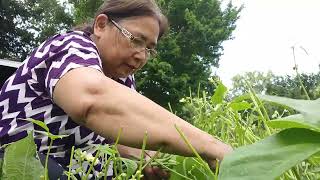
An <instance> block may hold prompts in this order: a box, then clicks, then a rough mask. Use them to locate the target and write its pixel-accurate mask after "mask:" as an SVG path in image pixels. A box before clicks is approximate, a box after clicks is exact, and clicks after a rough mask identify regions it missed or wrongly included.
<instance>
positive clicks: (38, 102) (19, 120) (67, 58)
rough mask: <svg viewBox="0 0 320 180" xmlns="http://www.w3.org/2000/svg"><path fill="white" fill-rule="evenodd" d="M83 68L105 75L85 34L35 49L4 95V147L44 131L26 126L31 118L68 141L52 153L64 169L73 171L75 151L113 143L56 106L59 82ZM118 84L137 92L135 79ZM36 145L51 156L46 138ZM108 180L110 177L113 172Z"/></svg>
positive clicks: (0, 111)
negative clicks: (37, 131) (75, 120)
mask: <svg viewBox="0 0 320 180" xmlns="http://www.w3.org/2000/svg"><path fill="white" fill-rule="evenodd" d="M79 67H90V68H94V69H97V70H99V71H101V72H103V71H102V64H101V60H100V57H99V54H98V50H97V48H96V45H95V44H94V43H93V42H92V40H91V39H90V37H89V34H87V33H84V32H80V31H70V32H67V33H65V34H58V35H56V36H53V37H51V38H50V39H48V40H47V41H45V42H44V43H42V44H41V45H40V46H39V47H38V48H37V49H35V50H34V51H33V52H32V53H31V55H30V56H29V57H28V58H27V59H26V60H25V61H24V62H23V64H22V65H21V67H19V68H18V69H17V71H16V72H15V73H14V74H13V75H12V76H11V77H10V78H9V79H8V80H7V81H6V82H5V83H4V85H3V86H2V88H1V90H0V144H1V145H3V144H8V143H11V142H14V141H17V140H19V139H22V138H24V137H26V136H27V133H28V131H30V130H39V131H43V129H42V128H41V127H39V126H37V125H34V124H32V123H31V122H29V121H26V120H25V119H28V118H32V119H36V120H40V121H43V122H44V123H45V124H46V125H47V126H48V127H49V129H50V132H51V133H52V134H55V135H68V136H67V137H65V138H62V139H57V140H55V141H54V142H53V146H52V148H51V150H50V157H51V158H53V159H55V160H56V161H57V162H58V163H59V164H61V165H62V166H64V167H66V166H67V165H69V161H70V151H71V148H72V146H75V148H81V149H82V150H86V151H87V152H90V151H92V148H91V146H90V145H92V144H106V143H110V142H111V141H110V140H108V139H105V138H103V137H101V136H99V135H98V134H96V133H94V132H93V131H91V130H89V129H88V128H86V127H84V126H80V125H78V124H77V123H75V122H74V121H73V120H72V119H71V118H70V117H68V115H67V114H66V113H65V112H64V111H63V110H62V109H61V108H60V107H58V106H57V105H56V104H55V103H54V102H53V99H52V96H53V90H54V87H55V85H56V84H57V82H58V80H59V79H60V78H61V77H62V76H63V75H65V74H66V73H67V72H68V71H70V70H72V69H75V68H79ZM117 81H118V82H119V83H122V84H124V85H125V86H128V87H130V88H132V89H135V84H134V78H133V77H132V76H129V77H127V78H122V79H118V80H117ZM35 143H36V145H37V148H38V151H39V152H43V153H46V152H47V150H48V146H49V140H48V137H47V136H44V135H41V134H40V133H35ZM91 153H93V152H91ZM109 174H110V175H112V171H111V172H110V173H109Z"/></svg>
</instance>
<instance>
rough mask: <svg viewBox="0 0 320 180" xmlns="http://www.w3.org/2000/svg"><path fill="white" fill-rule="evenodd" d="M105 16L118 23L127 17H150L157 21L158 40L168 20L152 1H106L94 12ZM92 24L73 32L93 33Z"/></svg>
mask: <svg viewBox="0 0 320 180" xmlns="http://www.w3.org/2000/svg"><path fill="white" fill-rule="evenodd" d="M99 14H106V15H107V16H108V17H109V18H110V19H113V20H116V21H120V20H122V19H126V18H129V17H137V16H151V17H154V18H155V19H156V20H158V23H159V28H160V31H159V37H158V38H160V37H161V36H162V35H163V34H164V33H165V32H166V31H167V29H168V20H167V18H166V17H165V16H164V15H163V13H162V12H161V10H160V8H159V7H158V5H157V4H156V2H155V1H154V0H106V1H105V2H104V3H103V4H102V5H101V6H100V8H99V9H98V11H97V12H96V15H95V17H97V16H98V15H99ZM93 25H94V24H93V22H89V23H85V24H83V25H80V26H78V27H76V28H74V29H75V30H82V31H88V32H90V33H93Z"/></svg>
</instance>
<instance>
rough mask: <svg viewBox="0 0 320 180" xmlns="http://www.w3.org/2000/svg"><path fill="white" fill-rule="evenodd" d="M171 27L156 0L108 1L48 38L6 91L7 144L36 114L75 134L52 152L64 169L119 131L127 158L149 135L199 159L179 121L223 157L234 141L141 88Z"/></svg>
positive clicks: (1, 102) (202, 146) (213, 155)
mask: <svg viewBox="0 0 320 180" xmlns="http://www.w3.org/2000/svg"><path fill="white" fill-rule="evenodd" d="M166 29H167V20H166V18H165V17H164V16H163V14H162V13H161V11H160V9H159V8H158V6H157V5H156V3H155V2H154V1H152V0H108V1H106V2H105V3H104V4H103V5H102V6H101V8H100V9H99V11H98V12H97V14H96V16H95V19H94V23H93V24H92V25H90V26H88V27H85V28H83V29H82V31H70V32H67V33H64V34H58V35H56V36H53V37H51V38H49V39H48V40H47V41H45V42H44V43H42V44H41V45H40V46H39V47H38V48H36V49H35V50H34V51H33V52H32V53H31V54H30V56H29V58H28V59H26V60H25V61H24V63H23V65H22V66H21V67H19V68H18V70H17V71H16V73H15V74H14V75H12V76H11V77H10V78H9V79H8V80H7V81H6V82H5V84H4V85H3V87H2V89H1V91H0V112H1V114H0V142H1V144H7V143H11V142H14V141H17V140H19V139H21V138H23V137H26V135H27V132H28V131H29V130H39V129H40V127H38V126H36V125H34V124H32V123H30V122H28V121H25V120H23V119H27V118H33V119H36V120H41V121H43V122H44V123H45V124H46V125H47V126H48V127H49V129H50V132H51V133H53V134H58V135H69V136H68V137H65V138H63V139H59V140H55V141H54V142H53V146H52V149H51V152H50V157H51V159H53V160H54V161H55V162H57V163H58V164H60V165H61V166H62V167H66V166H67V165H68V164H69V159H70V151H71V147H72V146H75V147H76V148H82V149H83V150H87V151H89V152H90V150H91V149H90V147H92V146H91V145H92V144H107V143H112V140H114V139H115V138H116V137H117V134H118V132H119V130H120V129H122V134H121V137H120V141H119V142H120V144H122V146H120V147H119V149H120V151H121V152H123V153H124V154H126V155H134V154H135V153H136V151H137V150H136V149H134V148H139V147H141V145H142V140H143V137H144V134H145V132H148V141H147V149H150V150H157V149H158V148H160V147H163V151H164V152H167V153H174V154H179V155H184V156H192V155H193V153H192V152H191V150H190V149H189V148H188V147H187V145H186V144H185V143H184V141H183V140H182V139H181V137H180V135H179V134H178V132H177V130H176V129H175V125H177V126H178V127H179V128H180V129H181V130H182V131H183V132H184V133H185V135H186V137H187V138H188V139H189V141H190V142H191V144H192V145H193V146H194V147H195V149H196V150H197V151H198V152H199V154H200V155H202V157H204V158H205V159H206V160H208V162H210V161H214V160H216V159H218V160H222V159H223V157H224V155H225V154H226V153H228V152H230V151H231V147H230V146H228V145H226V144H224V143H222V142H220V141H219V140H217V139H215V138H214V137H212V136H211V135H209V134H207V133H205V132H203V131H201V130H200V129H197V128H196V127H194V126H192V125H190V124H189V123H187V122H186V121H184V120H183V119H181V118H179V117H177V116H175V115H174V114H172V113H170V112H169V111H167V110H166V109H164V108H162V107H160V106H159V105H157V104H156V103H154V102H152V101H151V100H149V99H148V98H146V97H144V96H142V95H140V94H139V93H137V92H136V91H135V84H134V78H133V74H134V73H135V72H136V71H138V70H139V69H141V68H142V67H143V66H144V65H145V64H146V63H147V61H148V59H150V58H152V57H154V56H155V55H156V50H155V48H156V45H157V42H158V40H159V39H160V37H161V36H162V35H163V33H164V32H165V30H166ZM119 82H120V83H119ZM35 143H36V144H37V147H38V151H39V152H41V153H43V154H46V152H47V149H48V145H49V142H48V138H47V137H46V136H42V135H40V134H35ZM129 147H133V148H129ZM91 153H94V152H92V151H91ZM109 175H110V176H112V173H110V174H109Z"/></svg>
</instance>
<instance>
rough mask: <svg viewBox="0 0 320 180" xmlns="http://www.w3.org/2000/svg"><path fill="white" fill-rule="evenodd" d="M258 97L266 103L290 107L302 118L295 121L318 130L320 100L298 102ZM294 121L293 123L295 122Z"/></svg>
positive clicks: (283, 98)
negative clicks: (300, 121)
mask: <svg viewBox="0 0 320 180" xmlns="http://www.w3.org/2000/svg"><path fill="white" fill-rule="evenodd" d="M258 97H259V98H261V99H263V100H266V101H271V102H274V103H278V104H283V105H286V106H288V107H291V108H293V109H295V110H297V111H299V112H300V113H301V115H302V116H303V118H298V119H296V120H303V122H302V123H303V124H305V125H308V126H310V127H315V128H317V129H318V128H320V113H319V109H320V99H317V100H300V99H290V98H285V97H277V96H267V95H259V96H258ZM296 120H295V122H297V121H296Z"/></svg>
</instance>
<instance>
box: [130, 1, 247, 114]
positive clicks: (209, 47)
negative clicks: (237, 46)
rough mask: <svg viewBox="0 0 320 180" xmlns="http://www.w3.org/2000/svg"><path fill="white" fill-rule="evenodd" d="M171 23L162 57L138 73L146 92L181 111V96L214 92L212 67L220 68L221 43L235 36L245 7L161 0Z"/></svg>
mask: <svg viewBox="0 0 320 180" xmlns="http://www.w3.org/2000/svg"><path fill="white" fill-rule="evenodd" d="M158 2H159V4H160V6H161V8H162V9H163V10H165V14H166V15H167V17H168V19H169V22H170V25H171V27H170V31H169V33H168V34H167V35H166V36H165V37H164V38H163V39H162V41H160V43H159V45H158V51H159V56H158V57H157V58H156V59H154V60H152V61H150V62H149V63H148V64H147V65H146V66H145V67H144V68H143V70H142V71H141V72H140V73H138V74H137V75H136V77H137V78H136V79H137V80H138V85H137V86H138V88H139V89H140V90H141V92H142V94H144V95H146V96H147V97H149V98H151V99H152V100H154V101H156V102H157V103H159V104H161V105H162V106H166V105H167V103H168V102H170V103H171V105H172V106H173V108H174V109H176V110H178V112H180V108H181V105H180V104H179V99H181V98H182V97H184V96H186V95H188V94H189V88H191V90H192V91H193V92H196V91H197V89H198V85H199V84H201V87H203V88H202V89H203V90H206V91H208V92H210V93H211V94H212V93H213V90H214V87H213V84H211V83H209V82H208V78H209V77H211V74H212V71H211V68H212V66H215V67H218V65H219V57H220V56H221V54H222V52H223V47H222V46H221V43H222V42H223V41H225V40H228V39H231V34H232V31H233V30H234V29H235V27H236V25H235V22H236V20H237V19H238V17H239V16H238V14H239V12H240V10H241V8H239V9H236V8H234V7H233V6H232V5H231V4H229V5H228V6H227V8H226V9H224V10H222V9H221V4H220V1H217V0H194V1H184V0H175V1H169V0H161V1H160V0H159V1H158Z"/></svg>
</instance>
